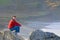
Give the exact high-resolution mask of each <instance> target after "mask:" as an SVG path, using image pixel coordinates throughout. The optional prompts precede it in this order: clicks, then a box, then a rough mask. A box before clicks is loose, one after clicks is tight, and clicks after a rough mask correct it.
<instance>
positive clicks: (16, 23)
mask: <svg viewBox="0 0 60 40" xmlns="http://www.w3.org/2000/svg"><path fill="white" fill-rule="evenodd" d="M14 26H21V24H19V23H18V22H16V21H15V20H14V19H11V20H10V22H9V24H8V28H9V29H10V28H13V27H14Z"/></svg>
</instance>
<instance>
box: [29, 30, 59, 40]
mask: <svg viewBox="0 0 60 40" xmlns="http://www.w3.org/2000/svg"><path fill="white" fill-rule="evenodd" d="M29 40H60V37H58V36H57V35H55V34H54V33H50V32H43V31H41V30H36V31H34V32H32V34H31V35H30V38H29Z"/></svg>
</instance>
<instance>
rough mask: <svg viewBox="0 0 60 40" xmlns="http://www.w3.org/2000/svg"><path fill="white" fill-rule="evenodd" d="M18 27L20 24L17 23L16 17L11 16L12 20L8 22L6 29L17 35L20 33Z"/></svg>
mask: <svg viewBox="0 0 60 40" xmlns="http://www.w3.org/2000/svg"><path fill="white" fill-rule="evenodd" d="M20 27H21V24H20V23H18V22H17V20H16V16H13V17H12V19H11V20H10V21H9V24H8V29H10V31H14V32H15V35H17V33H19V31H20Z"/></svg>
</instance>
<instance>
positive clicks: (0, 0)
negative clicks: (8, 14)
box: [0, 0, 10, 5]
mask: <svg viewBox="0 0 60 40" xmlns="http://www.w3.org/2000/svg"><path fill="white" fill-rule="evenodd" d="M9 3H10V1H9V0H0V5H8V4H9Z"/></svg>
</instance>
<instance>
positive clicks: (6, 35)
mask: <svg viewBox="0 0 60 40" xmlns="http://www.w3.org/2000/svg"><path fill="white" fill-rule="evenodd" d="M0 40H24V38H23V37H22V36H15V35H14V34H13V33H12V32H10V31H1V32H0Z"/></svg>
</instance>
